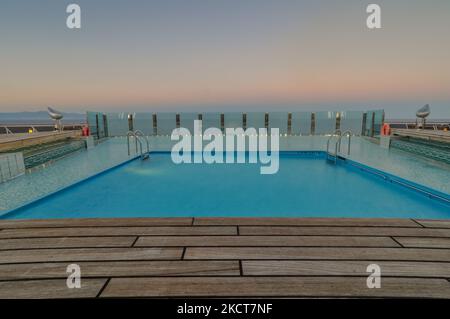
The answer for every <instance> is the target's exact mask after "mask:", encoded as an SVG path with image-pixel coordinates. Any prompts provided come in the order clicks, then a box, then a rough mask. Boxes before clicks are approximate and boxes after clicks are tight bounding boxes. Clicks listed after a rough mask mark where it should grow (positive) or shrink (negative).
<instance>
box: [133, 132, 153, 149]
mask: <svg viewBox="0 0 450 319" xmlns="http://www.w3.org/2000/svg"><path fill="white" fill-rule="evenodd" d="M134 134H135V135H136V136H142V137H143V138H144V140H145V142H146V143H147V154H148V153H150V143H149V142H148V138H147V136H145V135H144V133H143V132H142V131H141V130H136V131H134Z"/></svg>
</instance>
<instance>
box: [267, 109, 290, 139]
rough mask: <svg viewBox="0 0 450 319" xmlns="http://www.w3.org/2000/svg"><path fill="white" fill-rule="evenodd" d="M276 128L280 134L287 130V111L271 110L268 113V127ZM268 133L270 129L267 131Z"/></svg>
mask: <svg viewBox="0 0 450 319" xmlns="http://www.w3.org/2000/svg"><path fill="white" fill-rule="evenodd" d="M271 128H278V130H279V133H280V134H283V135H284V134H287V132H288V113H287V112H271V113H269V129H271ZM269 133H270V131H269Z"/></svg>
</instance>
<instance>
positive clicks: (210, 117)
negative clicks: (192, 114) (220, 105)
mask: <svg viewBox="0 0 450 319" xmlns="http://www.w3.org/2000/svg"><path fill="white" fill-rule="evenodd" d="M202 125H203V131H205V130H206V129H208V128H210V127H216V128H218V129H220V128H221V125H220V113H203V114H202Z"/></svg>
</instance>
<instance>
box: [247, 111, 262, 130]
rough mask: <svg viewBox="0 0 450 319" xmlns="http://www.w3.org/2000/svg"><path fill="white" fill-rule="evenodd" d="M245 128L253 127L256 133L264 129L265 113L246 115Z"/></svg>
mask: <svg viewBox="0 0 450 319" xmlns="http://www.w3.org/2000/svg"><path fill="white" fill-rule="evenodd" d="M246 127H247V128H249V127H253V128H255V129H256V131H258V129H260V128H265V127H266V113H262V112H249V113H247V126H246Z"/></svg>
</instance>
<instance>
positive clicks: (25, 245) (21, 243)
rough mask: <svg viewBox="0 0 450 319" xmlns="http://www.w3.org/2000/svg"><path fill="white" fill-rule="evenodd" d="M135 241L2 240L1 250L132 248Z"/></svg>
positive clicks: (80, 239) (130, 238)
mask: <svg viewBox="0 0 450 319" xmlns="http://www.w3.org/2000/svg"><path fill="white" fill-rule="evenodd" d="M135 240H136V236H130V237H55V238H20V239H0V250H5V249H35V248H89V247H131V245H132V244H133V243H134V241H135Z"/></svg>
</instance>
